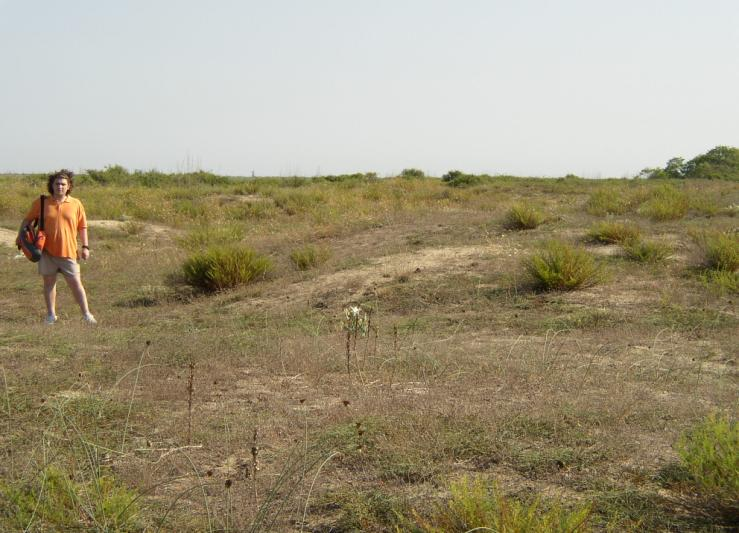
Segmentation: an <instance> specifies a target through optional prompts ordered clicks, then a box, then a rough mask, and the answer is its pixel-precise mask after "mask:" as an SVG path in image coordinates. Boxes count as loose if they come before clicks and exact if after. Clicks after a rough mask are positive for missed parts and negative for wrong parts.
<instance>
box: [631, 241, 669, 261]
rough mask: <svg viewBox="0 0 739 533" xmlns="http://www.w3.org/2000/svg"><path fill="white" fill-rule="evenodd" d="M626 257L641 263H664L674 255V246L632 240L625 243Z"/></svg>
mask: <svg viewBox="0 0 739 533" xmlns="http://www.w3.org/2000/svg"><path fill="white" fill-rule="evenodd" d="M623 248H624V252H626V257H628V258H629V259H631V260H633V261H639V262H641V263H662V262H664V261H665V260H666V259H667V258H668V257H670V255H672V246H670V245H669V244H665V243H661V242H655V241H645V240H642V239H632V240H628V241H626V242H624V243H623Z"/></svg>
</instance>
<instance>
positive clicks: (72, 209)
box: [26, 196, 87, 259]
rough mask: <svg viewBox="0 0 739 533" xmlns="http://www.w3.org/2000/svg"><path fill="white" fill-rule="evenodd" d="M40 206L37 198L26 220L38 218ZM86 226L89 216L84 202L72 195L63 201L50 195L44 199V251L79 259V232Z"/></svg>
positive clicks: (56, 255) (57, 255)
mask: <svg viewBox="0 0 739 533" xmlns="http://www.w3.org/2000/svg"><path fill="white" fill-rule="evenodd" d="M40 206H41V200H40V199H39V198H36V200H35V201H34V202H33V205H31V210H30V211H29V212H28V214H27V215H26V220H28V221H30V220H34V219H37V218H38V217H39V211H40V209H39V208H40ZM86 228H87V216H86V215H85V208H84V207H83V206H82V202H80V201H79V200H77V199H76V198H71V197H70V196H66V197H65V198H64V200H63V201H61V202H57V201H56V200H54V198H53V197H50V196H47V197H46V198H45V199H44V231H45V232H46V244H45V245H44V251H45V252H47V253H48V254H49V255H53V256H55V257H69V258H72V259H77V232H78V231H79V230H81V229H86Z"/></svg>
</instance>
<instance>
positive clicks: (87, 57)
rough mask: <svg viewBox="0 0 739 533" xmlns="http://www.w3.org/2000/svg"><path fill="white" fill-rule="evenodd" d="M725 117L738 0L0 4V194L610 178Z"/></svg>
mask: <svg viewBox="0 0 739 533" xmlns="http://www.w3.org/2000/svg"><path fill="white" fill-rule="evenodd" d="M738 95H739V2H737V1H736V0H702V1H698V0H620V1H606V0H559V1H554V0H551V1H547V0H518V1H514V0H506V1H503V0H455V1H452V0H448V1H447V0H310V1H309V0H270V1H267V0H260V1H252V0H241V1H228V0H211V1H209V2H204V1H202V0H117V1H116V0H65V1H64V2H60V1H58V0H0V172H46V171H51V170H54V169H58V168H62V167H65V168H70V169H72V170H76V171H80V170H84V169H88V168H96V169H99V168H103V167H105V166H108V165H115V164H120V165H122V166H124V167H126V168H128V169H130V170H151V169H156V170H160V171H163V172H184V171H193V170H200V169H202V170H208V171H211V172H215V173H217V174H225V175H235V176H239V175H240V176H248V175H252V173H253V174H254V175H257V176H293V175H300V176H315V175H325V174H342V173H353V172H376V173H377V174H378V175H379V176H392V175H396V174H398V173H399V172H400V171H402V170H403V169H405V168H418V169H421V170H423V171H424V172H426V173H427V174H428V175H432V176H440V175H442V174H443V173H445V172H447V171H448V170H451V169H459V170H462V171H464V172H470V173H487V174H514V175H521V176H562V175H565V174H568V173H573V174H577V175H580V176H584V177H591V178H601V177H624V176H633V175H635V174H637V173H638V172H639V171H640V170H641V169H643V168H645V167H655V166H663V165H664V164H665V162H666V161H667V160H668V159H670V158H671V157H674V156H681V157H685V158H686V159H690V158H692V157H695V156H696V155H698V154H700V153H704V152H706V151H708V150H710V149H711V148H713V147H715V146H717V145H729V146H739V100H738Z"/></svg>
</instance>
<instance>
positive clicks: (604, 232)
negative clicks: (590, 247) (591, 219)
mask: <svg viewBox="0 0 739 533" xmlns="http://www.w3.org/2000/svg"><path fill="white" fill-rule="evenodd" d="M640 233H641V232H640V231H639V228H638V227H637V226H634V225H633V224H628V223H621V222H601V223H599V224H596V225H594V226H593V227H592V228H590V231H588V238H589V239H591V240H592V241H595V242H601V243H604V244H621V243H625V242H628V241H633V240H635V239H638V238H639V235H640Z"/></svg>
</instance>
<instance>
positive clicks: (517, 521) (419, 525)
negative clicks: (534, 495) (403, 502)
mask: <svg viewBox="0 0 739 533" xmlns="http://www.w3.org/2000/svg"><path fill="white" fill-rule="evenodd" d="M450 492H451V498H450V499H449V501H447V502H446V503H445V504H442V505H438V506H437V507H436V508H435V509H434V510H433V511H432V512H431V514H430V516H428V517H422V516H421V515H420V514H419V513H418V512H416V511H414V512H413V515H414V516H413V518H414V520H413V524H412V525H408V526H407V527H406V528H402V529H400V530H401V531H423V532H427V533H442V532H444V533H453V532H460V533H461V532H466V531H473V530H478V529H479V530H484V531H511V532H525V531H532V532H533V531H549V532H569V533H572V532H576V531H577V532H585V531H591V529H592V528H591V526H590V525H589V520H590V513H591V511H590V506H581V507H578V508H576V509H574V510H571V511H568V510H565V509H562V507H561V506H560V505H559V504H555V505H554V506H552V507H551V508H549V509H548V510H543V509H542V505H541V502H540V500H539V499H536V500H534V501H533V502H532V503H528V504H527V503H523V502H519V501H517V500H514V499H511V498H507V497H506V496H504V495H502V494H501V493H500V491H499V489H498V488H497V487H496V486H495V485H492V486H488V485H487V484H485V483H484V482H483V481H482V480H481V479H480V478H476V479H472V480H471V479H469V478H468V477H466V476H465V477H463V478H462V479H461V480H459V481H457V482H453V483H452V484H451V487H450Z"/></svg>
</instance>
